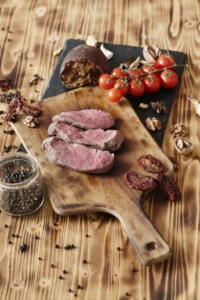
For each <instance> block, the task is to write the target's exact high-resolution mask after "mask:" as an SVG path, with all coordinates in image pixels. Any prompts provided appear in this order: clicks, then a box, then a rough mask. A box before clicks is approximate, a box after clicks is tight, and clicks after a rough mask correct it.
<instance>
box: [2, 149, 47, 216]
mask: <svg viewBox="0 0 200 300" xmlns="http://www.w3.org/2000/svg"><path fill="white" fill-rule="evenodd" d="M43 201H44V183H43V179H42V177H41V173H40V169H39V166H38V163H37V161H36V160H35V158H34V157H32V156H31V155H29V154H26V153H19V152H18V153H13V154H9V155H4V156H2V157H0V209H1V210H2V211H3V212H4V213H6V214H9V215H12V216H23V215H29V214H32V213H34V212H35V211H36V210H38V209H39V208H40V207H41V205H42V203H43Z"/></svg>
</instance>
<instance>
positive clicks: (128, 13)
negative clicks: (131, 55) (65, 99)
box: [0, 0, 200, 300]
mask: <svg viewBox="0 0 200 300" xmlns="http://www.w3.org/2000/svg"><path fill="white" fill-rule="evenodd" d="M0 8H1V9H0V31H1V35H0V51H1V68H0V77H12V78H13V80H14V83H15V88H18V89H19V90H21V92H22V94H23V96H24V97H26V98H27V99H29V100H30V99H31V98H33V99H34V100H39V99H40V98H41V96H42V93H43V91H44V88H45V86H46V84H47V81H48V79H49V77H50V74H51V72H52V70H53V67H54V65H55V63H56V58H55V57H54V56H53V52H54V51H55V50H56V49H57V48H59V47H60V46H62V45H63V44H64V41H65V40H67V39H69V38H80V39H85V38H86V37H87V36H88V35H89V34H91V33H92V34H94V35H95V36H96V37H97V39H98V40H101V41H105V42H114V43H123V44H128V45H136V46H137V45H139V46H144V45H145V44H156V45H158V46H160V47H161V48H165V49H172V50H178V51H183V52H185V53H187V54H188V63H189V64H190V69H188V70H185V71H184V76H183V79H182V83H181V87H180V91H179V94H178V95H177V98H176V101H175V104H174V107H173V111H172V114H171V116H170V119H169V122H168V127H167V129H166V134H165V139H164V144H163V149H164V151H165V153H167V154H168V155H169V156H175V157H176V159H177V161H178V164H179V170H178V172H177V173H176V176H175V178H176V180H177V181H178V183H179V185H180V187H181V189H182V193H183V198H182V201H180V202H179V203H177V204H176V205H171V204H170V203H168V202H167V201H165V200H164V199H161V198H160V197H159V194H156V195H154V197H153V198H152V197H151V198H147V199H144V201H143V207H144V208H145V211H146V212H147V214H148V215H149V216H150V219H151V220H152V222H153V224H154V225H155V227H156V228H157V229H158V231H159V232H160V233H161V235H162V236H163V237H164V239H165V240H166V241H167V242H168V243H169V245H170V247H171V248H172V249H173V256H172V258H171V259H170V260H169V261H168V262H164V263H161V264H158V265H156V266H152V267H149V268H148V269H147V268H145V267H142V266H140V265H139V263H138V260H137V257H136V255H135V253H134V252H133V251H132V246H131V244H130V242H129V240H128V239H127V236H126V234H123V231H122V229H121V226H120V224H119V222H118V221H117V220H116V219H113V218H112V217H110V216H107V215H100V216H98V215H97V218H96V221H95V222H91V221H90V218H89V217H86V216H77V217H58V216H56V215H55V214H54V213H53V212H52V209H51V206H50V203H49V202H48V201H47V202H46V203H45V206H44V207H43V208H42V209H41V210H40V211H39V212H38V213H36V214H34V215H33V216H30V217H28V218H23V219H16V218H11V217H9V216H6V215H4V214H2V213H1V214H0V243H1V256H0V261H1V268H0V275H1V285H0V291H1V298H2V299H5V300H7V299H8V300H12V299H16V300H18V299H19V300H24V299H31V300H32V299H44V297H46V298H47V299H59V300H60V299H66V298H69V299H74V298H75V297H74V292H73V293H69V292H68V287H71V288H72V289H73V290H74V291H75V290H76V285H77V283H78V282H81V284H82V285H83V289H82V290H78V295H79V297H80V299H87V300H88V299H89V300H90V299H99V300H101V299H106V300H107V299H108V300H113V299H120V300H125V299H134V300H141V299H176V300H187V299H191V300H196V299H198V298H199V297H200V284H199V283H200V269H199V259H200V251H199V245H198V244H199V243H198V241H199V237H200V234H199V206H200V205H199V204H200V193H199V168H200V166H199V160H200V159H199V152H198V148H199V140H200V131H199V117H198V116H196V115H195V110H194V107H193V106H192V104H191V103H190V102H187V100H186V96H187V95H193V96H194V97H197V98H198V97H199V78H200V68H199V67H198V66H199V49H198V48H199V38H200V36H199V18H200V3H199V1H198V0H194V1H192V2H191V1H188V0H183V1H179V0H176V1H175V0H174V1H165V2H163V1H147V0H144V1H129V0H125V1H123V4H122V1H120V0H113V1H106V0H104V1H97V0H96V1H88V0H76V1H72V0H69V1H64V0H59V1H55V0H53V1H36V0H32V1H12V2H9V1H3V0H2V1H1V3H0ZM1 28H4V30H3V31H2V30H1ZM9 28H10V29H11V31H12V33H9V32H8V31H9ZM8 38H10V39H11V41H8ZM30 64H31V65H32V66H30ZM35 73H38V74H39V75H41V76H42V77H43V78H44V80H43V81H41V82H39V83H38V85H37V86H33V87H31V88H30V87H28V85H27V82H28V80H29V79H30V78H31V76H32V75H33V74H35ZM36 88H37V91H39V92H38V93H36V92H35V90H36ZM0 107H1V104H0ZM177 122H183V123H184V124H185V125H186V126H187V128H188V129H189V138H190V140H191V141H192V142H193V143H194V145H195V151H194V153H193V155H192V156H190V157H189V158H186V159H184V158H183V157H180V156H179V155H178V154H177V153H176V152H175V151H174V149H173V146H172V136H171V135H170V133H169V128H170V126H171V125H172V124H174V123H177ZM1 130H2V126H1ZM8 138H9V137H8ZM4 142H5V136H4V135H3V134H0V145H1V149H3V143H4ZM191 176H192V177H193V178H194V180H190V178H191ZM56 218H58V223H59V226H58V228H57V229H56V230H54V231H53V233H52V231H51V230H50V227H51V224H52V222H53V221H54V220H55V219H56ZM5 223H7V224H10V225H11V227H10V228H9V229H4V224H5ZM34 226H35V227H34ZM32 227H33V228H36V229H37V231H38V234H41V236H42V240H39V241H38V242H39V244H38V246H34V245H35V244H34V243H35V240H34V239H32V234H31V233H30V228H32ZM13 231H15V232H16V233H17V232H18V233H19V235H20V236H21V238H20V239H19V240H15V239H12V240H14V245H8V244H7V241H8V239H9V238H10V236H11V235H12V233H13ZM86 233H89V234H90V235H91V237H90V238H85V234H86ZM64 237H65V238H66V240H65V241H64V240H63V238H64ZM23 241H27V243H29V244H30V247H31V248H32V247H33V249H34V251H32V250H31V251H30V252H27V253H26V254H25V256H23V260H22V259H21V256H19V255H18V246H19V245H20V244H22V243H23ZM56 241H58V242H59V243H60V244H64V242H66V243H68V241H69V242H70V243H74V244H75V245H77V248H76V249H75V251H74V252H72V253H69V252H67V253H66V252H65V251H60V250H61V249H59V250H58V251H59V252H55V250H54V248H53V245H54V243H55V242H56ZM44 246H46V248H45V247H44ZM47 246H49V247H47ZM118 246H120V247H121V248H122V249H123V250H122V251H120V252H118V251H116V248H117V247H118ZM41 249H43V251H44V252H43V253H44V257H45V261H43V262H41V263H40V262H38V260H37V257H38V256H40V255H41V252H40V251H41ZM45 249H46V250H45ZM43 253H42V255H43ZM42 255H41V256H42ZM54 255H56V256H54ZM86 255H87V258H88V261H89V262H90V263H88V264H87V265H84V264H82V263H81V261H82V258H83V257H84V256H86ZM87 258H86V259H87ZM52 261H53V262H54V263H55V262H56V263H57V262H58V263H59V264H58V266H57V267H56V268H55V270H53V272H52V273H51V271H52V270H51V269H49V268H48V266H49V264H50V263H51V262H52ZM19 266H20V268H19ZM63 267H66V269H67V267H69V269H70V273H69V274H68V275H67V276H66V278H65V280H63V281H60V280H58V279H57V275H58V274H60V272H61V271H62V268H63ZM132 267H135V268H136V269H138V272H135V273H132V272H131V269H132ZM116 275H117V276H116ZM43 280H44V281H43ZM45 283H46V284H45ZM126 292H128V293H130V296H126V295H125V294H126Z"/></svg>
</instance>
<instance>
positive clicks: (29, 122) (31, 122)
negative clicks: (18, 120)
mask: <svg viewBox="0 0 200 300" xmlns="http://www.w3.org/2000/svg"><path fill="white" fill-rule="evenodd" d="M23 123H24V125H26V126H27V127H31V128H33V127H36V126H37V125H38V124H39V121H38V119H37V118H35V117H33V116H27V117H26V118H25V119H24V120H23Z"/></svg>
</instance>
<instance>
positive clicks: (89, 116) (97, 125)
mask: <svg viewBox="0 0 200 300" xmlns="http://www.w3.org/2000/svg"><path fill="white" fill-rule="evenodd" d="M52 121H53V122H62V123H67V124H70V125H73V126H75V127H79V128H83V129H107V128H110V127H112V126H113V125H114V123H115V120H114V118H113V116H112V115H111V114H109V113H108V112H105V111H102V110H97V109H84V110H79V111H67V112H62V113H61V114H59V115H56V116H54V117H53V118H52Z"/></svg>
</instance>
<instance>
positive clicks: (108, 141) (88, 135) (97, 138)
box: [48, 122, 124, 152]
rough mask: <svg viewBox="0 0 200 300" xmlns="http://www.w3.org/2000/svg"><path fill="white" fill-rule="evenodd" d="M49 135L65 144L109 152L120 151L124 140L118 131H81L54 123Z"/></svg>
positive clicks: (50, 127)
mask: <svg viewBox="0 0 200 300" xmlns="http://www.w3.org/2000/svg"><path fill="white" fill-rule="evenodd" d="M48 134H49V135H56V136H57V137H58V138H60V139H61V140H63V141H65V142H69V143H77V144H82V145H85V146H90V147H92V148H96V149H100V150H108V151H110V152H113V151H116V150H118V149H120V147H121V145H122V143H123V141H124V138H123V136H122V134H121V133H120V132H119V131H118V130H107V131H104V130H102V129H89V130H82V129H79V128H76V127H74V126H71V125H68V124H65V123H59V122H54V123H52V124H51V125H50V126H49V128H48Z"/></svg>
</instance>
